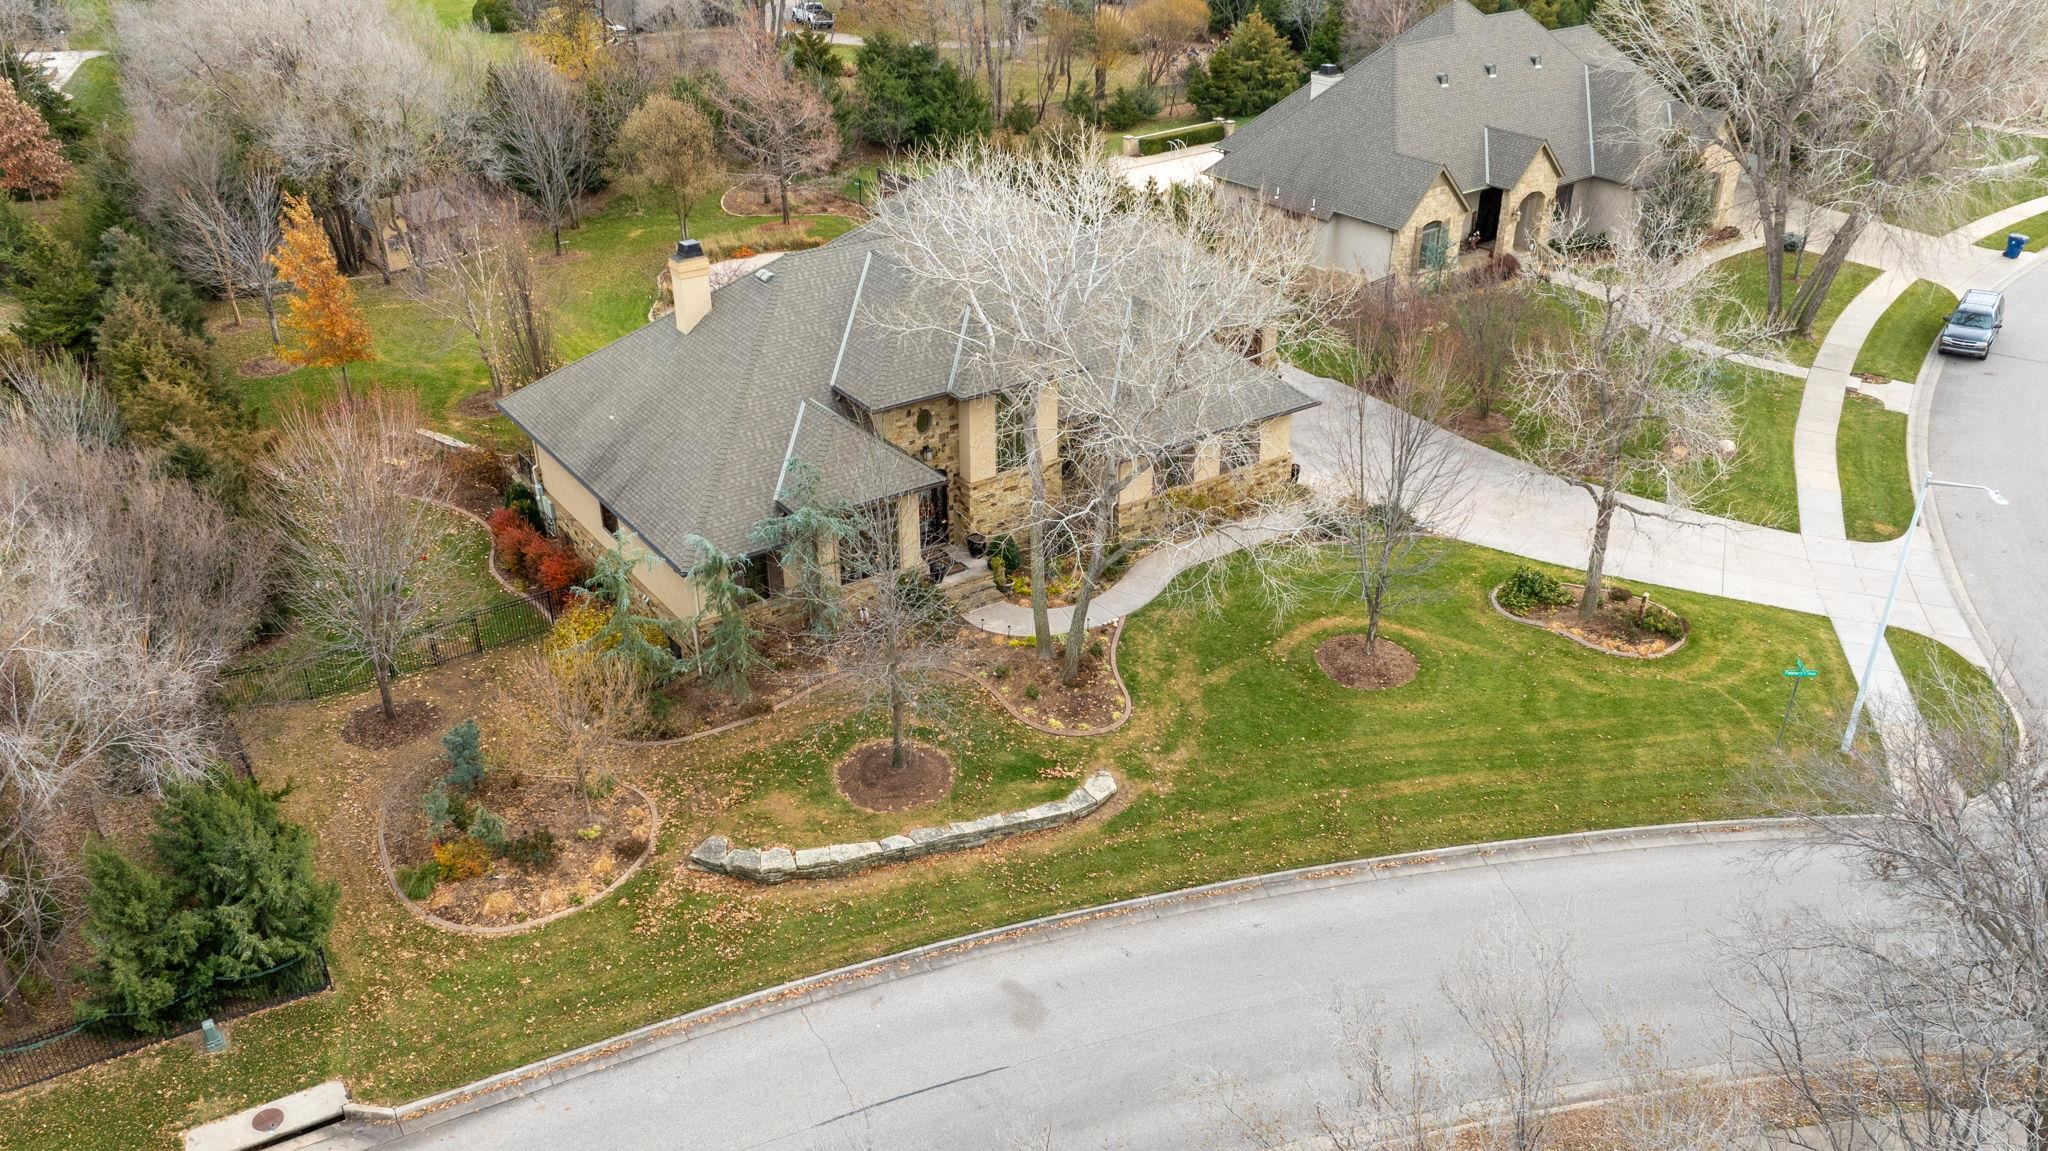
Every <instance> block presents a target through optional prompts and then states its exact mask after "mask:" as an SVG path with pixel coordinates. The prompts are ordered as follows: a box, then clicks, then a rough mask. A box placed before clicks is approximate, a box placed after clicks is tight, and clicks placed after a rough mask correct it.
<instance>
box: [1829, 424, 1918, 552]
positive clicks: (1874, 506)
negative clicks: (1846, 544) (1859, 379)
mask: <svg viewBox="0 0 2048 1151" xmlns="http://www.w3.org/2000/svg"><path fill="white" fill-rule="evenodd" d="M1835 474H1836V476H1837V477H1839V478H1840V480H1841V484H1842V523H1843V525H1844V526H1845V527H1846V528H1847V529H1848V534H1849V538H1850V539H1852V540H1859V541H1862V542H1864V543H1881V542H1883V541H1884V540H1895V539H1897V538H1899V536H1901V535H1903V534H1904V533H1905V531H1906V521H1907V520H1910V519H1912V518H1913V476H1912V471H1911V468H1910V466H1909V465H1908V463H1907V461H1906V413H1904V412H1895V411H1892V410H1890V409H1889V408H1886V407H1885V406H1884V404H1883V403H1882V402H1881V401H1879V400H1877V399H1876V398H1874V397H1871V396H1866V395H1863V394H1861V393H1859V392H1850V393H1849V394H1848V395H1847V396H1845V397H1843V400H1842V421H1841V423H1840V424H1838V425H1836V429H1835Z"/></svg>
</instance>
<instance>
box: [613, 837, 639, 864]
mask: <svg viewBox="0 0 2048 1151" xmlns="http://www.w3.org/2000/svg"><path fill="white" fill-rule="evenodd" d="M646 850H647V841H646V840H645V839H642V838H640V837H639V836H637V835H629V836H627V837H626V838H624V839H621V840H618V841H617V842H615V843H613V844H612V854H613V855H614V856H616V857H617V858H618V860H619V862H621V863H631V862H632V861H634V860H636V859H638V858H640V855H641V853H642V852H645V851H646Z"/></svg>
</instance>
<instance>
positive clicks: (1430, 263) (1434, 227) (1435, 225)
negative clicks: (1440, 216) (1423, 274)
mask: <svg viewBox="0 0 2048 1151" xmlns="http://www.w3.org/2000/svg"><path fill="white" fill-rule="evenodd" d="M1450 262H1451V238H1450V234H1449V233H1447V232H1446V231H1444V222H1443V221H1442V220H1431V221H1430V222H1429V223H1427V224H1424V225H1423V226H1422V233H1421V235H1419V236H1417V237H1416V240H1415V266H1416V267H1417V268H1420V269H1422V270H1424V271H1429V272H1435V271H1441V270H1442V269H1443V267H1444V266H1445V265H1446V264H1449V263H1450Z"/></svg>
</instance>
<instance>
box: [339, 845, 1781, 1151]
mask: <svg viewBox="0 0 2048 1151" xmlns="http://www.w3.org/2000/svg"><path fill="white" fill-rule="evenodd" d="M1802 827H1803V821H1800V820H1795V819H1756V820H1721V821H1714V822H1701V823H1682V824H1668V825H1661V826H1653V827H1631V828H1621V829H1616V830H1612V831H1595V832H1579V833H1573V834H1567V835H1553V836H1542V837H1537V838H1530V839H1514V840H1505V841H1501V842H1496V843H1481V844H1471V845H1467V846H1463V847H1451V848H1443V849H1437V850H1428V851H1412V852H1406V853H1403V854H1400V855H1389V856H1380V857H1376V858H1369V859H1354V860H1348V861H1345V862H1340V863H1331V864H1320V865H1317V866H1313V867H1301V868H1294V869H1291V870H1288V871H1279V872H1273V873H1270V874H1266V875H1259V876H1251V877H1247V878H1243V879H1232V880H1225V881H1222V882H1219V883H1211V884H1205V885H1202V886H1199V887H1191V888H1185V889H1183V890H1180V891H1172V892H1164V893H1161V894H1158V895H1147V896H1141V897H1139V898H1136V899H1130V900H1124V901H1122V902H1117V903H1109V904H1102V905H1099V906H1096V907H1089V908H1081V909H1079V910H1075V911H1068V912H1062V913H1059V914H1057V915H1049V916H1044V917H1041V918H1038V919H1030V920H1026V921H1024V922H1022V923H1015V924H1011V925H1009V926H1006V927H997V928H991V929H989V930H987V931H981V932H975V933H973V934H969V935H963V936H959V937H957V938H954V939H949V940H944V941H941V942H938V943H932V944H927V945H925V946H923V947H917V948H912V949H911V950H908V951H903V952H899V953H897V954H895V955H891V956H885V957H883V958H880V959H873V960H867V961H864V962H861V963H856V964H851V965H848V966H845V967H840V968H836V969H834V970H831V971H827V972H823V973H821V974H818V975H812V976H807V977H805V978H802V979H797V980H793V981H791V982H788V983H784V984H781V985H779V986H776V987H770V988H766V989H764V990H761V991H757V992H754V993H753V994H751V995H744V996H741V997H739V998H737V999H732V1000H728V1001H726V1002H724V1003H720V1004H714V1005H712V1006H709V1007H704V1008H700V1009H698V1010H696V1011H691V1012H687V1013H685V1014H682V1015H678V1016H674V1017H672V1018H670V1019H665V1020H662V1021H661V1022H658V1023H652V1024H649V1025H647V1026H645V1027H641V1028H637V1029H635V1030H632V1031H628V1032H626V1033H624V1034H622V1035H617V1036H614V1037H612V1038H610V1039H604V1040H599V1041H598V1042H596V1043H591V1044H588V1045H585V1046H583V1047H579V1048H576V1049H575V1050H572V1051H567V1052H563V1053H562V1054H560V1055H555V1056H550V1057H549V1058H546V1059H542V1060H538V1061H536V1062H533V1063H529V1064H527V1065H525V1066H523V1067H517V1068H513V1069H512V1070H510V1071H504V1072H500V1073H499V1074H497V1075H492V1076H488V1077H486V1078H484V1079H480V1080H477V1081H476V1082H474V1083H470V1084H467V1085H465V1086H462V1087H457V1088H453V1089H451V1090H448V1091H443V1092H439V1093H437V1094H433V1095H428V1096H425V1097H423V1098H420V1099H415V1100H413V1101H412V1102H410V1103H405V1104H400V1105H397V1106H390V1107H383V1106H375V1105H369V1104H358V1103H350V1104H348V1106H347V1107H346V1108H345V1115H346V1117H347V1118H346V1119H345V1120H344V1123H343V1125H342V1127H340V1128H336V1129H331V1131H330V1138H329V1141H328V1143H327V1145H328V1146H329V1147H330V1148H333V1149H335V1151H338V1149H339V1148H342V1147H348V1148H370V1147H376V1146H379V1145H382V1144H384V1143H388V1142H391V1141H393V1140H395V1139H398V1138H400V1137H402V1136H405V1135H409V1134H413V1133H416V1132H419V1131H423V1130H426V1129H428V1128H431V1127H434V1126H437V1125H439V1124H441V1123H445V1122H447V1121H448V1120H451V1119H455V1118H458V1117H460V1116H463V1115H467V1114H470V1113H471V1112H474V1111H480V1110H482V1109H484V1108H486V1107H491V1106H495V1105H497V1104H499V1103H505V1102H509V1101H511V1100H514V1099H518V1098H522V1097H524V1096H527V1095H531V1094H533V1093H535V1092H538V1091H540V1090H543V1089H544V1088H547V1087H551V1086H554V1085H556V1084H559V1083H565V1082H568V1081H569V1080H571V1079H575V1078H578V1077H580V1076H583V1075H587V1074H589V1073H591V1072H593V1071H599V1070H603V1069H604V1068H607V1067H611V1066H613V1065H615V1064H619V1063H624V1062H628V1061H630V1060H633V1059H637V1058H640V1057H641V1056H645V1055H651V1054H653V1053H655V1052H657V1051H662V1050H665V1049H667V1048H669V1047H673V1046H675V1045H677V1044H679V1043H684V1042H687V1041H689V1040H690V1039H692V1038H694V1037H696V1036H698V1035H708V1034H712V1033H715V1032H717V1031H721V1030H724V1029H726V1028H728V1027H732V1026H736V1025H738V1024H741V1023H745V1022H748V1021H750V1020H753V1019H757V1018H762V1017H764V1016H768V1015H774V1014H777V1013H779V1012H782V1011H787V1010H791V1009H796V1008H802V1007H803V1006H805V1005H807V1004H809V1003H811V1002H814V1001H817V1000H823V999H829V998H833V997H836V996H839V995H844V994H848V993H850V992H855V991H861V990H866V989H867V988H869V987H873V986H875V985H877V984H881V983H886V982H889V981H891V980H894V979H899V978H903V977H905V976H909V975H915V974H918V973H920V972H923V971H930V970H935V969H938V968H941V967H945V966H949V965H951V964H953V963H956V962H960V961H962V960H964V959H967V958H970V957H972V956H973V955H976V954H980V953H985V952H987V951H989V950H990V949H994V948H1003V949H1008V948H1011V947H1021V946H1028V945H1030V944H1032V943H1035V942H1038V941H1039V940H1042V939H1045V938H1048V937H1049V936H1050V935H1051V933H1052V932H1055V931H1059V930H1064V929H1095V928H1099V927H1102V926H1105V925H1108V924H1111V923H1115V922H1118V921H1122V920H1126V919H1129V918H1131V917H1135V916H1143V917H1148V918H1154V919H1156V918H1161V917H1164V916H1168V915H1178V914H1182V913H1185V912H1193V911H1200V910H1202V909H1204V908H1206V907H1212V906H1228V905H1231V904H1236V903H1242V902H1246V901H1248V900H1253V899H1269V898H1276V897H1282V896H1288V895H1298V894H1304V893H1307V892H1313V891H1319V890H1323V889H1326V888H1332V887H1344V886H1349V885H1351V884H1354V883H1366V882H1374V881H1378V880H1382V879H1388V878H1397V877H1400V876H1405V875H1412V874H1430V873H1434V872H1442V871H1460V870H1464V869H1467V868H1472V867H1488V866H1494V865H1498V864H1503V863H1533V862H1540V861H1544V860H1550V859H1563V858H1568V857H1572V856H1578V855H1592V854H1607V853H1613V852H1622V851H1644V850H1651V849H1656V848H1669V847H1687V846H1693V845H1696V844H1701V843H1707V842H1713V843H1751V842H1754V843H1767V842H1775V841H1782V840H1785V839H1788V838H1793V837H1795V836H1796V835H1797V834H1798V832H1799V830H1800V829H1801V828H1802Z"/></svg>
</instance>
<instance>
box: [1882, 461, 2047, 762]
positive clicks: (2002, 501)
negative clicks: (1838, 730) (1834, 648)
mask: <svg viewBox="0 0 2048 1151" xmlns="http://www.w3.org/2000/svg"><path fill="white" fill-rule="evenodd" d="M1935 488H1969V489H1971V490H1973V491H1980V492H1983V493H1984V494H1985V495H1987V496H1989V497H1991V502H1992V503H1994V504H1997V505H1998V506H2000V507H2004V506H2005V505H2006V503H2007V502H2008V501H2007V500H2006V498H2005V497H2004V496H2002V495H2000V494H1999V492H1998V489H1997V488H1988V487H1985V486H1984V485H1983V484H1961V483H1957V482H1955V481H1954V480H1937V479H1935V478H1934V473H1933V472H1928V473H1927V474H1926V476H1924V477H1923V478H1922V479H1921V481H1920V494H1919V495H1918V496H1916V497H1914V499H1913V518H1912V519H1910V520H1908V521H1906V534H1905V535H1903V536H1901V537H1900V538H1899V564H1898V566H1897V567H1895V568H1893V569H1892V586H1891V590H1890V591H1888V592H1886V593H1885V595H1884V611H1883V612H1882V613H1880V614H1879V615H1878V617H1877V634H1876V635H1874V636H1872V637H1871V638H1870V654H1869V655H1868V656H1865V657H1864V660H1863V677H1862V679H1861V680H1859V681H1858V682H1857V684H1856V702H1855V704H1853V705H1852V706H1851V707H1850V708H1849V727H1848V730H1846V731H1844V732H1842V752H1843V754H1847V753H1848V751H1849V745H1851V744H1853V743H1855V742H1856V725H1857V723H1858V722H1859V721H1860V720H1862V718H1863V701H1864V700H1865V699H1866V698H1868V697H1869V695H1870V677H1871V676H1873V675H1875V674H1877V649H1878V648H1881V647H1883V646H1884V633H1885V631H1886V630H1887V629H1889V628H1890V627H1891V623H1892V604H1894V603H1896V602H1898V598H1899V581H1900V580H1902V579H1904V578H1905V576H1906V554H1907V553H1908V552H1910V551H1912V550H1913V532H1914V531H1915V530H1916V529H1917V528H1919V526H1920V513H1921V512H1922V511H1924V510H1925V509H1926V507H1927V493H1929V492H1931V491H1933V490H1934V489H1935Z"/></svg>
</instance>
